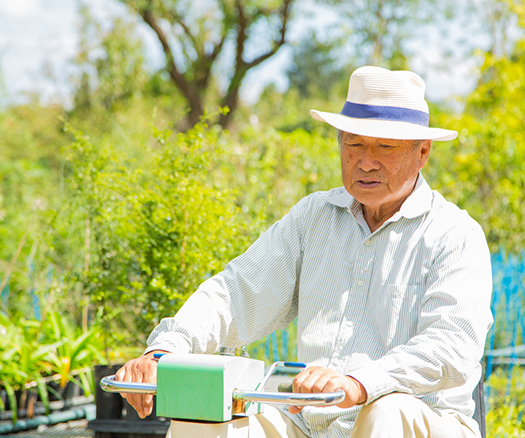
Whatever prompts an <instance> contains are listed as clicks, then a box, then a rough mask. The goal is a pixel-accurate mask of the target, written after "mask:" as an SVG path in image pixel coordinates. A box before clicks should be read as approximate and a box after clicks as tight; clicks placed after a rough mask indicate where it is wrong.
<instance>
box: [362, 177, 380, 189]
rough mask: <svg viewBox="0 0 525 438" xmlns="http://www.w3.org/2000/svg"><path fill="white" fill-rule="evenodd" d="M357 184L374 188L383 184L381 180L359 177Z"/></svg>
mask: <svg viewBox="0 0 525 438" xmlns="http://www.w3.org/2000/svg"><path fill="white" fill-rule="evenodd" d="M357 184H359V186H360V187H363V188H374V187H377V186H378V185H379V184H381V181H377V180H364V179H358V180H357Z"/></svg>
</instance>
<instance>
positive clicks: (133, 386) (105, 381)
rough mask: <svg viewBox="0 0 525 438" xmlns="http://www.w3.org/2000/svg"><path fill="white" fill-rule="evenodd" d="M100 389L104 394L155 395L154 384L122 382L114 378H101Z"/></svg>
mask: <svg viewBox="0 0 525 438" xmlns="http://www.w3.org/2000/svg"><path fill="white" fill-rule="evenodd" d="M100 387H101V388H102V389H103V390H104V391H106V392H125V393H129V394H153V395H155V394H157V385H156V384H155V383H138V382H122V381H120V380H116V376H114V375H113V376H107V377H103V378H102V379H101V380H100Z"/></svg>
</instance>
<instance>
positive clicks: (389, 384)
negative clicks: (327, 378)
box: [348, 224, 493, 404]
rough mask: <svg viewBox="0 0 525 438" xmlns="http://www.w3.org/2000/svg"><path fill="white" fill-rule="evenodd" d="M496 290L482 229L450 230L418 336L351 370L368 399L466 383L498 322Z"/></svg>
mask: <svg viewBox="0 0 525 438" xmlns="http://www.w3.org/2000/svg"><path fill="white" fill-rule="evenodd" d="M476 225H477V224H476ZM491 293H492V276H491V265H490V253H489V250H488V247H487V243H486V240H485V236H484V234H483V232H482V230H481V228H480V227H479V226H472V227H470V228H468V229H467V230H465V228H463V230H455V232H452V233H450V235H449V236H447V239H446V242H445V243H444V244H443V245H442V246H441V247H440V248H438V250H437V254H436V256H435V258H434V262H433V264H432V266H431V269H430V271H429V273H428V275H427V279H426V289H425V293H424V296H423V299H422V302H421V307H420V312H419V318H418V324H417V332H416V335H415V336H413V337H412V338H411V339H410V340H409V341H408V342H407V343H406V344H403V345H398V346H396V347H394V348H393V349H391V350H390V351H389V352H388V353H387V354H386V355H384V356H383V357H381V358H380V359H378V360H376V361H374V362H372V364H371V366H367V367H366V368H361V369H357V370H355V371H353V372H351V373H349V374H348V375H350V376H351V377H354V378H355V379H357V380H359V381H360V382H361V384H363V386H364V387H365V389H366V391H367V394H368V395H367V402H366V403H367V404H368V403H371V402H372V401H374V400H375V399H377V398H379V397H381V396H383V395H386V394H389V393H392V392H404V393H408V394H413V395H416V396H421V395H425V394H429V393H432V392H437V391H442V390H446V389H450V388H454V387H457V386H461V385H463V384H465V383H466V382H467V380H468V379H469V377H471V376H472V375H473V374H474V373H475V371H476V369H477V368H479V361H480V360H481V358H482V356H483V349H484V345H485V339H486V335H487V332H488V329H489V328H490V326H491V324H492V321H493V319H492V314H491V312H490V299H491Z"/></svg>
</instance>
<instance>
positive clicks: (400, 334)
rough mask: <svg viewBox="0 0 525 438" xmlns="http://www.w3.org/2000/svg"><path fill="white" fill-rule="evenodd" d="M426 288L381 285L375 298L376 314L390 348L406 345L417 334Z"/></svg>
mask: <svg viewBox="0 0 525 438" xmlns="http://www.w3.org/2000/svg"><path fill="white" fill-rule="evenodd" d="M423 292H424V286H423V285H410V284H408V285H406V284H382V285H381V286H379V291H378V294H377V295H376V296H375V300H374V301H375V302H374V308H373V314H374V320H375V325H376V328H377V331H378V332H379V335H380V337H381V339H382V341H383V343H384V346H385V347H386V348H387V349H391V348H393V347H395V346H396V345H399V344H405V343H407V342H408V340H409V339H410V338H412V337H413V336H415V335H416V327H417V320H418V316H419V307H420V306H419V304H420V302H421V297H422V295H423Z"/></svg>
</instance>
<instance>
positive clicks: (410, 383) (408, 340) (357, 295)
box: [146, 175, 492, 437]
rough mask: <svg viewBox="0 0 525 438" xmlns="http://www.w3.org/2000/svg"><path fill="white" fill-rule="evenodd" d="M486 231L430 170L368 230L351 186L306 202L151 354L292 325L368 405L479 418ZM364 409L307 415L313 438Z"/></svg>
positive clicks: (217, 279) (318, 361)
mask: <svg viewBox="0 0 525 438" xmlns="http://www.w3.org/2000/svg"><path fill="white" fill-rule="evenodd" d="M491 291H492V279H491V266H490V254H489V250H488V247H487V243H486V240H485V236H484V234H483V231H482V229H481V227H480V226H479V225H478V224H477V223H476V222H475V221H474V220H473V219H471V218H470V217H469V215H468V214H467V213H466V212H465V211H462V210H460V209H459V208H458V207H456V206H455V205H453V204H451V203H449V202H447V201H446V200H445V199H444V198H443V197H442V196H441V195H440V194H439V193H438V192H436V191H432V190H431V189H430V187H429V186H428V184H427V183H426V181H425V180H424V178H423V177H422V175H420V176H419V179H418V183H417V185H416V187H415V189H414V191H413V192H412V194H411V195H410V196H409V197H408V198H407V199H406V201H405V202H404V203H403V205H402V206H401V209H400V210H399V211H398V212H397V213H395V214H394V215H393V216H392V217H391V218H390V219H388V220H387V221H386V222H385V223H384V224H383V225H382V226H381V227H380V228H379V229H378V230H376V231H375V232H374V233H371V232H370V229H369V227H368V225H367V223H366V221H365V219H364V217H363V212H362V206H361V204H360V203H359V202H358V201H357V200H355V199H354V198H353V197H352V196H351V195H350V194H349V193H348V192H347V191H346V190H345V189H344V188H337V189H333V190H330V191H328V192H317V193H313V194H311V195H310V196H307V197H305V198H303V199H302V200H301V201H299V203H298V204H296V205H295V206H294V207H292V209H291V210H290V212H289V213H288V214H286V215H285V216H284V217H283V218H282V219H281V220H280V221H278V222H276V223H275V224H274V225H273V226H272V227H271V228H270V229H268V231H266V232H265V233H264V234H263V235H261V237H260V238H259V239H258V240H257V241H256V242H255V243H254V244H253V245H252V246H251V247H250V248H248V250H247V251H246V252H245V253H244V254H242V255H241V256H239V257H237V258H235V259H234V260H232V261H231V262H230V263H229V264H228V265H227V266H226V268H225V270H224V271H223V272H221V273H219V274H217V275H216V276H214V277H212V278H210V279H208V280H206V281H205V282H204V283H203V284H202V285H201V286H200V287H199V289H198V290H197V291H196V292H195V293H194V294H193V295H192V296H191V297H190V298H189V299H188V301H187V302H186V303H185V304H184V306H183V307H182V308H181V310H180V311H179V312H178V313H177V315H176V316H175V317H173V318H165V319H163V320H162V321H161V323H160V324H159V325H158V326H157V327H156V328H155V330H154V331H153V333H152V334H151V336H150V338H149V340H148V349H147V350H146V351H151V350H154V349H162V350H167V351H171V352H174V353H178V352H182V353H188V352H191V353H204V352H207V353H214V352H216V351H217V349H218V347H219V346H229V347H237V346H240V345H246V344H249V343H251V342H253V341H255V340H257V339H259V338H261V337H263V336H265V335H268V334H269V333H271V332H273V331H274V330H276V329H282V328H285V327H286V326H287V325H288V324H289V323H290V322H291V321H293V320H294V318H296V317H297V319H298V324H297V350H298V351H297V353H298V360H299V361H301V362H306V363H308V364H309V365H312V366H314V365H316V366H323V367H329V368H332V369H334V370H336V371H338V372H341V373H343V374H346V375H350V376H352V377H354V378H356V379H357V380H359V381H360V382H361V383H362V384H363V386H364V387H365V389H366V391H367V394H368V399H367V401H366V403H370V402H372V401H373V400H375V399H377V398H378V397H381V396H382V395H385V394H389V393H392V392H403V393H408V394H413V395H415V396H417V397H419V398H420V399H421V400H423V401H424V402H425V403H426V404H428V405H429V406H430V407H431V408H433V409H435V410H438V411H446V412H451V413H454V414H455V415H459V416H461V415H467V416H472V414H473V411H474V403H473V401H472V391H473V389H474V388H475V386H476V384H477V382H478V381H479V379H480V376H481V367H480V360H481V357H482V354H483V347H484V344H485V338H486V334H487V331H488V329H489V327H490V325H491V323H492V315H491V313H490V297H491ZM359 409H360V408H359V407H358V406H356V407H353V408H349V409H341V408H338V407H327V408H315V407H305V408H304V409H303V410H302V412H301V413H300V414H298V415H297V416H294V417H295V420H294V421H296V422H298V423H300V422H303V424H301V426H302V427H303V430H304V427H305V426H306V428H307V429H308V432H309V435H311V436H314V437H328V436H330V437H342V436H349V435H350V432H351V429H352V427H353V422H354V420H355V418H356V416H357V414H358V412H359Z"/></svg>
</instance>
